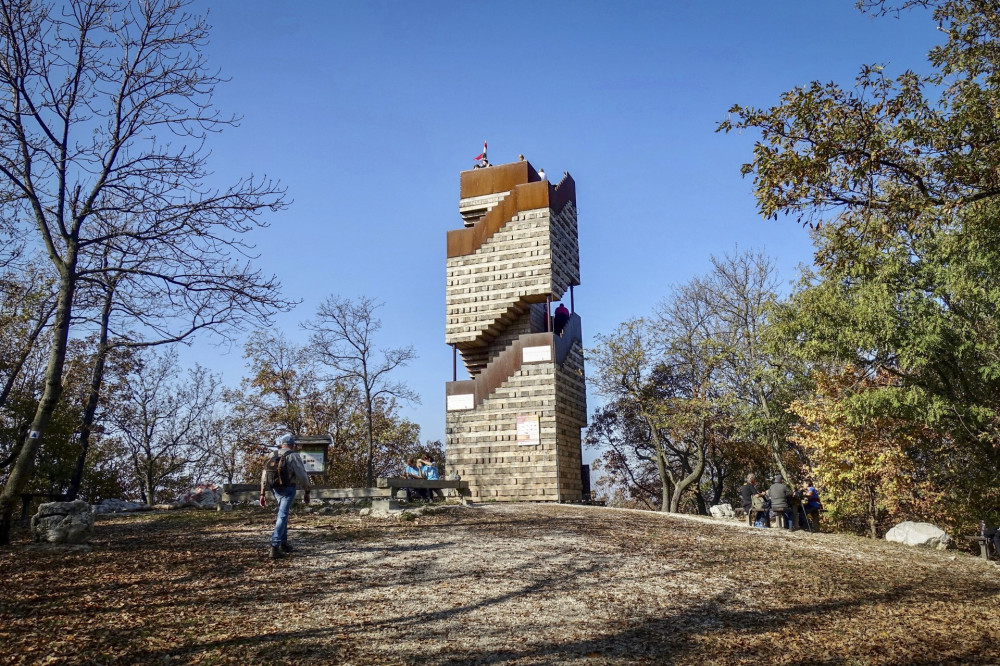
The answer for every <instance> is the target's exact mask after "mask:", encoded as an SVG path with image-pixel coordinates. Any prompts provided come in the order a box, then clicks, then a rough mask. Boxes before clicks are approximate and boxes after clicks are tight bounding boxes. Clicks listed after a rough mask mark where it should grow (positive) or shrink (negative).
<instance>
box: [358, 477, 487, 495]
mask: <svg viewBox="0 0 1000 666" xmlns="http://www.w3.org/2000/svg"><path fill="white" fill-rule="evenodd" d="M375 483H376V485H377V486H378V487H379V488H382V489H387V490H389V492H390V494H389V497H390V498H391V499H396V493H398V492H399V490H400V489H401V488H413V489H416V490H421V489H426V490H431V491H434V492H435V493H436V494H437V495H438V496H439V497H444V493H443V492H441V491H443V490H448V489H452V490H455V491H457V492H458V495H459V497H461V498H463V499H464V498H465V497H468V496H469V495H470V493H469V482H468V481H452V480H449V479H434V480H431V479H407V478H403V477H379V478H378V479H377V480H376V482H375Z"/></svg>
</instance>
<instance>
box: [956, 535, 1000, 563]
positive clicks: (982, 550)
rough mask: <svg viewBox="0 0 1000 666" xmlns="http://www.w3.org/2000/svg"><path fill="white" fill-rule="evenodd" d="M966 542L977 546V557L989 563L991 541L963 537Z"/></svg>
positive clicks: (979, 537)
mask: <svg viewBox="0 0 1000 666" xmlns="http://www.w3.org/2000/svg"><path fill="white" fill-rule="evenodd" d="M962 538H963V539H965V540H966V541H971V542H973V543H978V544H979V556H980V557H981V558H983V559H984V560H986V561H987V562H989V560H990V544H991V543H993V539H987V538H986V537H984V536H963V537H962Z"/></svg>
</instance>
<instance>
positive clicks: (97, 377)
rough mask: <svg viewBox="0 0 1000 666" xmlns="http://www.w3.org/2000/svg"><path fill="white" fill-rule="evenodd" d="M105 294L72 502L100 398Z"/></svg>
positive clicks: (108, 297) (106, 309)
mask: <svg viewBox="0 0 1000 666" xmlns="http://www.w3.org/2000/svg"><path fill="white" fill-rule="evenodd" d="M113 293H114V292H113V291H112V292H108V293H107V294H106V295H105V299H104V307H103V308H102V310H101V334H100V339H99V340H98V343H97V356H96V357H95V358H94V370H93V372H92V373H91V375H90V395H88V396H87V405H86V407H85V408H84V410H83V422H82V423H81V424H80V457H79V458H77V461H76V468H75V469H74V470H73V478H72V479H70V483H69V493H68V495H69V496H68V497H67V499H68V500H69V501H70V502H72V501H73V500H75V499H76V496H77V495H78V494H79V492H80V484H81V483H82V482H83V470H84V467H85V466H86V464H87V451H88V450H89V449H90V433H91V430H92V429H93V426H94V416H95V415H96V414H97V405H98V403H99V402H100V398H101V386H102V385H103V384H104V364H105V361H106V360H107V358H108V349H109V345H108V320H109V319H110V317H111V301H112V294H113Z"/></svg>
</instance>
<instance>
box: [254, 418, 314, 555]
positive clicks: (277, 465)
mask: <svg viewBox="0 0 1000 666" xmlns="http://www.w3.org/2000/svg"><path fill="white" fill-rule="evenodd" d="M277 444H278V450H277V451H275V452H274V453H272V454H271V455H270V456H269V457H268V459H267V460H265V461H264V471H263V472H262V473H261V475H260V505H261V506H267V491H268V490H270V491H271V492H272V493H274V499H275V500H276V501H277V502H278V518H277V520H275V521H274V532H273V533H272V534H271V559H275V560H276V559H278V558H279V557H284V556H285V553H290V552H292V551H293V550H294V548H292V547H291V546H289V545H288V512H289V510H290V509H291V508H292V502H294V501H295V490H296V487H297V486H301V487H302V488H303V489H305V496H304V497H303V500H304V501H305V503H306V504H309V476H308V475H307V474H306V468H305V465H303V464H302V458H300V457H299V454H298V453H296V452H295V451H296V444H295V438H294V437H293V436H292V435H290V434H284V435H282V436H281V437H279V438H278V439H277Z"/></svg>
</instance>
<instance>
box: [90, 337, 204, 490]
mask: <svg viewBox="0 0 1000 666" xmlns="http://www.w3.org/2000/svg"><path fill="white" fill-rule="evenodd" d="M178 375H179V372H178V367H177V354H176V352H174V351H173V350H168V351H167V352H166V353H164V354H162V355H157V354H156V353H154V352H152V351H144V352H141V353H138V354H135V355H133V356H132V357H131V359H130V367H129V369H128V371H127V372H124V373H122V375H121V377H120V378H119V382H118V386H117V389H116V391H115V400H114V405H113V407H111V408H110V409H109V410H108V411H109V414H108V426H109V428H108V429H109V432H108V436H109V437H113V438H116V439H118V440H119V441H120V442H121V443H122V445H123V448H124V450H125V451H126V452H127V455H128V458H129V461H130V462H131V469H132V472H133V474H134V477H135V481H136V482H137V484H138V485H139V487H140V488H141V489H142V495H143V497H142V499H143V501H145V502H146V503H147V504H154V503H155V502H156V499H157V491H158V490H159V489H160V488H161V487H162V485H163V483H164V482H165V481H167V480H170V479H176V478H177V477H178V475H184V474H187V475H190V473H191V472H192V471H194V470H193V468H194V467H195V466H196V465H198V464H199V463H201V462H202V461H203V460H205V459H207V458H208V457H209V456H210V445H211V443H212V441H213V439H214V438H213V428H214V424H215V421H216V419H215V418H214V414H213V410H212V407H213V405H214V404H215V402H216V400H217V399H218V397H219V395H218V394H219V380H218V378H217V377H215V376H214V375H212V374H210V373H209V372H208V371H206V370H205V369H204V368H202V367H201V366H195V368H194V369H192V370H191V371H190V372H189V373H188V378H187V380H186V381H183V382H182V381H178ZM183 480H184V479H182V481H183Z"/></svg>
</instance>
